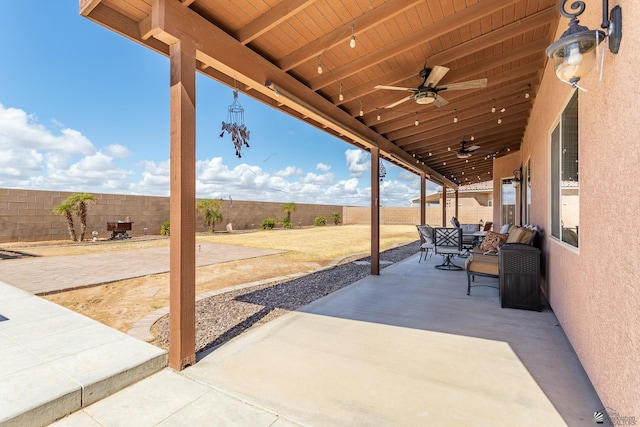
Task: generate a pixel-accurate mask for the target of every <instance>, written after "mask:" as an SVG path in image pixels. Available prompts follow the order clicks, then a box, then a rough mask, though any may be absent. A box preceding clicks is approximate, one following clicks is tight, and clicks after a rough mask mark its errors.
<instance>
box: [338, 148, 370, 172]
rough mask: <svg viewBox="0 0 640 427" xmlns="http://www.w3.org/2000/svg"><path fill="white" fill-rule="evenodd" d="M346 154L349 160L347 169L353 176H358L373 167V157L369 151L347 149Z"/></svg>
mask: <svg viewBox="0 0 640 427" xmlns="http://www.w3.org/2000/svg"><path fill="white" fill-rule="evenodd" d="M344 155H345V157H346V160H347V169H348V170H349V172H350V173H351V176H354V177H356V178H357V177H359V176H361V175H362V174H363V173H365V172H368V171H369V170H370V169H371V159H370V157H369V154H368V153H367V152H365V151H363V150H360V149H355V150H347V151H345V152H344Z"/></svg>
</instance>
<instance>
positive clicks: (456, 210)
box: [454, 190, 460, 218]
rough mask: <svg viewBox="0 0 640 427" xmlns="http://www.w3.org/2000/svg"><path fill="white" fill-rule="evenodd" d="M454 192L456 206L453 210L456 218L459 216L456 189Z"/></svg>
mask: <svg viewBox="0 0 640 427" xmlns="http://www.w3.org/2000/svg"><path fill="white" fill-rule="evenodd" d="M455 194H456V208H455V209H454V212H455V216H456V218H460V217H459V216H458V204H459V203H458V190H456V192H455Z"/></svg>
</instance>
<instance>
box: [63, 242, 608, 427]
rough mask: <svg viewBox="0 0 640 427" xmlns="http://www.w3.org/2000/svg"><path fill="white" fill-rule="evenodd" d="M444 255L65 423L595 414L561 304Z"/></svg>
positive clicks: (389, 271) (394, 421) (540, 419)
mask: <svg viewBox="0 0 640 427" xmlns="http://www.w3.org/2000/svg"><path fill="white" fill-rule="evenodd" d="M437 262H440V259H437V258H436V257H435V256H434V257H433V258H430V259H428V260H427V262H426V263H425V262H423V263H420V264H419V263H418V255H417V254H416V255H415V256H413V257H410V258H408V259H406V260H404V261H402V262H400V263H397V264H395V265H392V266H390V267H387V268H385V269H383V270H382V272H381V275H380V276H369V277H366V278H365V279H363V280H360V281H359V282H356V283H355V284H353V285H351V286H349V287H347V288H344V289H342V290H340V291H338V292H335V293H334V294H331V295H329V296H327V297H325V298H323V299H321V300H318V301H316V302H314V303H312V304H310V305H308V306H306V307H304V308H303V309H301V310H298V311H296V312H292V313H289V314H287V315H285V316H282V317H280V318H278V319H276V320H274V321H272V322H270V323H268V324H266V325H264V326H262V327H259V328H256V329H255V330H252V331H249V332H247V333H245V334H243V335H241V336H239V337H237V338H235V339H234V340H232V341H230V342H228V343H227V344H224V345H223V346H221V347H219V348H216V349H213V350H210V351H208V352H207V354H200V355H198V360H199V361H198V363H196V365H194V366H192V367H189V368H187V369H186V370H184V371H182V372H179V373H178V372H175V371H172V370H170V369H164V370H162V371H161V372H159V373H157V374H154V375H152V376H150V377H149V378H147V379H145V380H142V381H140V382H138V383H136V384H134V385H132V386H130V387H128V388H125V389H124V390H122V391H120V392H118V393H115V394H113V395H112V396H110V397H107V398H105V399H103V400H101V401H98V402H96V403H94V404H92V405H90V406H87V407H84V408H83V409H82V410H80V411H78V412H76V413H74V414H72V415H71V416H69V417H67V418H64V419H62V420H60V421H59V422H58V423H57V425H65V426H74V425H105V426H120V425H136V426H152V425H234V426H235V425H241V426H245V425H246V426H276V427H278V426H280V427H283V426H289V425H312V426H329V425H330V426H335V425H357V426H362V425H376V426H385V425H388V426H399V425H402V426H414V425H415V426H418V425H419V426H424V425H435V426H452V425H456V426H484V425H486V426H539V425H544V426H560V425H569V426H581V425H593V421H592V419H591V417H592V415H593V412H594V411H596V410H601V409H602V404H601V403H600V401H599V399H598V396H597V395H596V393H595V391H594V389H593V387H592V385H591V383H590V382H589V379H588V378H587V376H586V374H585V372H584V370H583V369H582V367H581V365H580V363H579V361H578V359H577V356H576V355H575V353H574V352H573V350H572V348H571V345H570V344H569V342H568V340H567V338H566V336H565V335H564V333H563V331H562V328H561V327H560V326H559V325H558V321H557V319H556V317H555V316H554V314H553V313H552V312H551V311H550V310H548V309H546V310H544V311H543V312H535V311H523V310H514V309H502V308H500V302H499V298H498V292H497V289H494V288H473V289H472V294H471V296H467V295H466V273H465V272H454V271H440V270H436V269H435V268H433V267H434V265H435V264H436V263H437ZM457 262H459V263H462V262H463V260H457ZM477 280H479V281H487V283H493V284H495V283H497V280H496V279H490V278H478V279H477Z"/></svg>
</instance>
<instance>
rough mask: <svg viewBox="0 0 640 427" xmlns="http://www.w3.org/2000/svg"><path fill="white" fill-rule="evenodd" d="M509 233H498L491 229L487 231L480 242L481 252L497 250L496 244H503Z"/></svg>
mask: <svg viewBox="0 0 640 427" xmlns="http://www.w3.org/2000/svg"><path fill="white" fill-rule="evenodd" d="M508 237H509V234H507V233H505V234H500V233H495V232H493V231H487V235H486V237H485V238H484V240H483V241H482V243H481V244H480V250H481V251H482V252H498V246H500V245H502V244H504V243H505V242H506V241H507V238H508Z"/></svg>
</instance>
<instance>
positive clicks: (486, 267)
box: [466, 257, 500, 276]
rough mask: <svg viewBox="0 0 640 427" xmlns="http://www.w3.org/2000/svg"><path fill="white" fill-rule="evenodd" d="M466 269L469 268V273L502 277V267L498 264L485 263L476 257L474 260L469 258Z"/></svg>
mask: <svg viewBox="0 0 640 427" xmlns="http://www.w3.org/2000/svg"><path fill="white" fill-rule="evenodd" d="M495 258H497V257H495ZM466 267H467V271H469V272H470V273H482V274H489V275H492V276H499V275H500V265H499V264H498V263H497V262H492V261H483V260H479V259H477V258H475V257H473V258H471V257H469V258H468V260H467V264H466Z"/></svg>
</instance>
